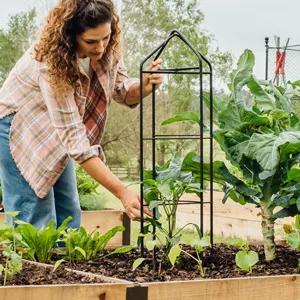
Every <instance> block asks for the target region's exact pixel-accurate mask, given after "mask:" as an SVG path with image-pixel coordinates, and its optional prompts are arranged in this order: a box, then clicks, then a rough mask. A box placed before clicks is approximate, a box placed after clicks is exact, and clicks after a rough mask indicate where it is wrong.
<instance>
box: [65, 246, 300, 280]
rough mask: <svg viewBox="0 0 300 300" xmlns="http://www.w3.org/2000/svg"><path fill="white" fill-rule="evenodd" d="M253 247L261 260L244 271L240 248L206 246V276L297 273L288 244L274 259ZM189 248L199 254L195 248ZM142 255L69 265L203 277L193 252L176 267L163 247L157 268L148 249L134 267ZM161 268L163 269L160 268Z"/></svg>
mask: <svg viewBox="0 0 300 300" xmlns="http://www.w3.org/2000/svg"><path fill="white" fill-rule="evenodd" d="M251 249H252V250H255V251H257V252H258V253H259V263H258V264H257V265H255V266H254V267H253V269H252V272H251V273H245V272H242V271H241V270H240V269H239V268H238V267H237V266H236V264H235V253H236V252H237V251H238V250H239V249H237V248H234V247H229V246H226V245H222V244H219V245H215V246H214V248H213V250H210V249H208V250H206V251H205V252H204V253H203V254H202V256H201V257H202V260H203V266H204V268H205V275H204V278H214V279H216V278H234V277H244V276H268V275H285V274H297V273H298V270H297V265H298V259H299V258H300V256H299V254H297V253H296V252H295V251H293V250H291V249H290V248H288V247H286V246H277V249H276V252H277V258H276V259H275V260H274V261H272V262H266V261H265V259H264V252H263V247H262V246H252V247H251ZM185 250H187V251H189V253H191V254H193V255H195V253H194V252H193V250H192V249H190V248H189V247H186V248H185ZM139 257H140V252H139V250H134V251H132V252H131V253H130V254H127V255H126V254H122V255H114V256H111V257H107V258H99V259H97V260H94V261H88V262H80V263H76V264H69V267H71V268H73V269H77V270H81V271H86V272H91V273H95V274H101V275H105V276H110V277H118V278H122V279H125V280H129V281H135V282H151V281H173V280H193V279H201V278H203V277H201V275H200V273H199V271H198V268H197V263H196V262H195V261H194V260H193V259H191V258H190V257H189V256H187V255H184V254H182V256H181V258H180V261H179V262H178V263H177V264H176V266H175V267H174V268H172V267H171V265H170V264H169V263H168V261H167V260H166V259H165V258H164V254H163V252H162V251H161V250H159V251H157V254H156V257H157V262H156V269H155V270H153V264H152V252H148V251H146V252H145V257H146V259H147V260H146V261H144V262H143V264H142V265H141V266H140V267H138V268H137V269H136V270H135V271H132V264H133V262H134V261H135V260H136V259H137V258H139ZM159 269H160V271H159Z"/></svg>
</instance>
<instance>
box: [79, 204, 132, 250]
mask: <svg viewBox="0 0 300 300" xmlns="http://www.w3.org/2000/svg"><path fill="white" fill-rule="evenodd" d="M123 218H124V212H123V211H119V210H97V211H83V212H82V213H81V225H82V226H83V227H84V228H85V229H86V230H87V231H88V232H92V231H94V230H98V231H100V232H101V233H104V232H106V231H108V230H110V229H111V228H113V227H114V226H123ZM126 229H127V230H130V228H128V227H127V228H126ZM122 245H123V234H122V233H118V234H116V236H114V237H113V238H112V239H111V240H110V241H109V243H108V246H109V247H112V248H114V247H120V246H122Z"/></svg>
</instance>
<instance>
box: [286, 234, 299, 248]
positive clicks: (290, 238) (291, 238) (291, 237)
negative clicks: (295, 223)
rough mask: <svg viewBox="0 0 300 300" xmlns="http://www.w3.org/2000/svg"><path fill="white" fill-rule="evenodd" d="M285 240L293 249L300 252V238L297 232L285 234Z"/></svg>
mask: <svg viewBox="0 0 300 300" xmlns="http://www.w3.org/2000/svg"><path fill="white" fill-rule="evenodd" d="M286 240H287V242H288V244H289V245H290V246H291V247H292V248H293V249H295V250H298V251H299V250H300V236H299V233H298V232H291V233H288V234H286Z"/></svg>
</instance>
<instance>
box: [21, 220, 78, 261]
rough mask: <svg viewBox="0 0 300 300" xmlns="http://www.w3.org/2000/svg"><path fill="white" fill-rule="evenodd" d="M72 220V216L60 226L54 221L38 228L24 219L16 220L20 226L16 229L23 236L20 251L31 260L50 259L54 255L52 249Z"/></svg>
mask: <svg viewBox="0 0 300 300" xmlns="http://www.w3.org/2000/svg"><path fill="white" fill-rule="evenodd" d="M71 220H72V217H68V218H66V219H65V220H64V222H63V223H62V224H61V225H60V226H59V227H58V228H55V225H54V223H53V222H52V221H50V222H49V223H48V224H47V226H45V227H42V228H36V227H34V226H33V225H31V224H29V223H26V222H23V221H16V224H17V225H18V226H17V227H16V229H15V231H16V233H18V234H19V235H20V236H21V240H20V241H19V242H20V243H19V244H18V248H19V251H22V252H23V256H24V257H25V258H28V259H30V260H33V261H39V262H47V261H49V260H50V258H51V256H52V250H53V249H54V248H55V247H56V245H57V243H58V242H59V241H60V238H61V236H62V234H63V232H64V231H65V230H66V229H67V226H68V223H69V222H70V221H71Z"/></svg>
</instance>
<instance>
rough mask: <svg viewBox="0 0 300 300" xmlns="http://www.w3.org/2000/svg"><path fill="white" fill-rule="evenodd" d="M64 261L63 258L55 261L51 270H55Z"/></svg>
mask: <svg viewBox="0 0 300 300" xmlns="http://www.w3.org/2000/svg"><path fill="white" fill-rule="evenodd" d="M64 262H65V260H64V259H60V260H57V261H56V262H55V264H54V267H53V272H55V271H56V270H57V269H58V267H59V266H60V265H61V264H62V263H64Z"/></svg>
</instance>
